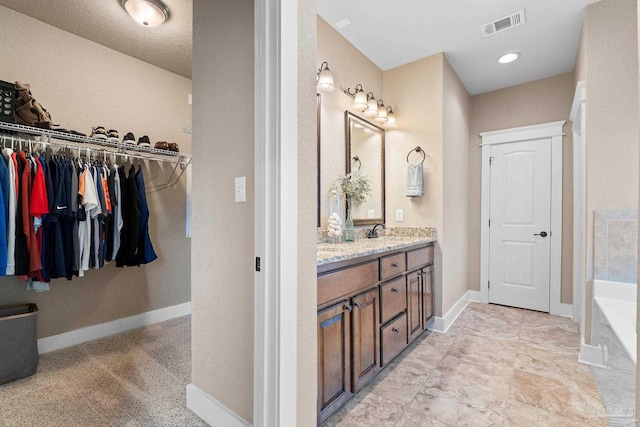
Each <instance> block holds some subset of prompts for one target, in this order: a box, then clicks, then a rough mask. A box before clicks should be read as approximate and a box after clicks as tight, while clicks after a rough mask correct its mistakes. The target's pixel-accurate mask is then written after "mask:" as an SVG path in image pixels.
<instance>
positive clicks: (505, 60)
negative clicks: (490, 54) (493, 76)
mask: <svg viewBox="0 0 640 427" xmlns="http://www.w3.org/2000/svg"><path fill="white" fill-rule="evenodd" d="M518 58H520V52H509V53H505V54H504V55H502V56H501V57H500V58H498V62H499V63H501V64H509V63H511V62H513V61H515V60H516V59H518Z"/></svg>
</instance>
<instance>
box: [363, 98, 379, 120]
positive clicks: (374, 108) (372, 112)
mask: <svg viewBox="0 0 640 427" xmlns="http://www.w3.org/2000/svg"><path fill="white" fill-rule="evenodd" d="M362 114H364V115H365V116H367V117H375V116H377V115H378V102H377V101H376V99H375V98H374V97H373V92H369V93H368V94H367V109H366V110H364V112H363V113H362Z"/></svg>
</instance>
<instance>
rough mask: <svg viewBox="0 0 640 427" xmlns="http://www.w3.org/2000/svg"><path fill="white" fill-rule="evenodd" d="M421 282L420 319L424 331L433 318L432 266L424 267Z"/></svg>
mask: <svg viewBox="0 0 640 427" xmlns="http://www.w3.org/2000/svg"><path fill="white" fill-rule="evenodd" d="M422 271H423V277H424V279H423V281H422V319H423V324H422V327H423V329H426V328H427V326H428V325H429V322H430V321H431V318H432V317H433V266H432V265H430V266H428V267H425V268H424V269H423V270H422Z"/></svg>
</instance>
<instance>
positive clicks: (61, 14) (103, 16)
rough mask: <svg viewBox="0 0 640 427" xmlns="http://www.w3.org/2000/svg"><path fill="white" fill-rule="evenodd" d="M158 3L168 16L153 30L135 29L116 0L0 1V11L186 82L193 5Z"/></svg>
mask: <svg viewBox="0 0 640 427" xmlns="http://www.w3.org/2000/svg"><path fill="white" fill-rule="evenodd" d="M163 2H164V3H165V4H166V5H167V6H168V7H169V10H170V16H169V19H168V20H167V22H165V23H164V24H162V25H160V26H159V27H156V28H146V27H143V26H142V25H140V24H138V23H136V22H135V21H134V20H133V19H131V18H130V17H129V15H128V14H127V12H126V11H125V10H124V9H123V8H122V6H120V0H0V5H1V6H6V7H8V8H10V9H13V10H15V11H17V12H20V13H23V14H25V15H28V16H31V17H32V18H35V19H37V20H39V21H43V22H46V23H47V24H50V25H53V26H55V27H58V28H61V29H63V30H65V31H68V32H70V33H73V34H76V35H78V36H80V37H84V38H85V39H88V40H92V41H94V42H96V43H99V44H101V45H103V46H107V47H109V48H111V49H114V50H117V51H119V52H122V53H124V54H126V55H129V56H133V57H134V58H138V59H140V60H142V61H145V62H148V63H150V64H153V65H156V66H158V67H160V68H164V69H166V70H169V71H172V72H174V73H176V74H180V75H182V76H184V77H187V78H189V79H190V78H191V52H192V38H191V34H192V33H193V24H192V23H193V19H192V15H193V13H192V11H193V2H192V0H163ZM43 43H46V40H43ZM79 54H80V55H81V54H82V53H79Z"/></svg>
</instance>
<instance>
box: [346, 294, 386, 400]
mask: <svg viewBox="0 0 640 427" xmlns="http://www.w3.org/2000/svg"><path fill="white" fill-rule="evenodd" d="M379 300H380V298H379V293H378V288H377V287H376V288H374V289H371V290H369V291H367V292H363V293H362V294H359V295H357V296H355V297H353V298H352V299H351V305H352V307H353V312H352V313H351V316H352V317H351V319H352V322H351V324H352V330H353V335H352V343H353V351H352V353H351V358H352V362H353V363H352V365H351V367H352V377H353V392H354V393H355V392H357V391H358V390H360V389H361V388H362V387H364V386H365V385H367V383H368V382H369V381H370V380H371V378H373V377H374V376H375V375H376V374H377V373H378V371H379V370H380V332H379V331H380V323H379V320H378V319H379V318H380V314H379V313H380V311H379V307H380V302H379Z"/></svg>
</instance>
